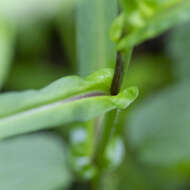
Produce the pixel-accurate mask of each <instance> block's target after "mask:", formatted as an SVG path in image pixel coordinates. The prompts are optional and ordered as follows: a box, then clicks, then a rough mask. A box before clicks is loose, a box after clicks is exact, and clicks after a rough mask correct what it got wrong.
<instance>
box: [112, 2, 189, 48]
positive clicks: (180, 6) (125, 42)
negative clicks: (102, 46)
mask: <svg viewBox="0 0 190 190" xmlns="http://www.w3.org/2000/svg"><path fill="white" fill-rule="evenodd" d="M130 2H131V0H125V1H124V3H125V5H126V6H124V12H123V13H121V14H122V17H124V18H125V19H124V21H123V24H120V30H122V31H123V33H121V32H120V36H117V35H116V34H117V33H118V30H119V28H118V27H116V26H118V22H120V19H119V18H117V19H116V20H115V22H114V24H113V27H112V30H111V38H112V40H114V41H115V42H116V43H117V49H118V50H122V49H128V48H131V47H133V46H135V45H138V44H140V43H142V42H143V41H145V40H147V39H150V38H153V37H155V36H157V35H159V34H161V33H162V32H164V31H166V30H168V29H170V28H171V27H172V26H174V25H176V24H180V23H183V22H186V21H188V20H189V19H190V1H187V0H168V1H148V0H147V1H137V0H136V2H135V4H134V6H130ZM115 33H116V34H115ZM116 36H117V37H116Z"/></svg>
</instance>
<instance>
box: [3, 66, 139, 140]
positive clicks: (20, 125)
mask: <svg viewBox="0 0 190 190" xmlns="http://www.w3.org/2000/svg"><path fill="white" fill-rule="evenodd" d="M112 76H113V75H112V71H110V70H109V69H108V70H107V69H106V70H102V71H99V72H97V73H94V74H92V75H91V76H89V77H87V78H86V79H82V78H80V77H77V76H70V77H65V78H62V79H60V80H58V81H56V82H54V83H53V84H51V85H49V86H48V87H46V88H44V89H41V90H38V91H35V90H30V91H26V92H20V93H19V92H13V93H5V94H2V95H0V108H1V109H0V137H1V138H3V137H7V136H10V135H16V134H21V133H25V132H31V131H35V130H39V129H43V128H48V127H53V126H60V125H63V124H67V123H71V122H81V121H88V120H91V119H93V118H95V117H97V116H99V115H101V114H103V113H105V112H107V111H110V110H113V109H117V108H119V109H125V108H126V107H127V106H128V105H130V103H132V102H133V101H134V100H135V98H136V97H137V95H138V90H137V89H136V88H134V87H132V88H128V89H126V90H124V91H122V92H121V93H120V94H118V95H117V96H110V95H109V94H108V91H109V87H110V83H111V79H112Z"/></svg>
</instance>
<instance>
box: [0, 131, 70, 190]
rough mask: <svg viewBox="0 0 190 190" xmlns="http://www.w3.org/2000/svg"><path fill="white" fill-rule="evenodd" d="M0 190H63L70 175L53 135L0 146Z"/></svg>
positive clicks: (33, 137)
mask: <svg viewBox="0 0 190 190" xmlns="http://www.w3.org/2000/svg"><path fill="white" fill-rule="evenodd" d="M0 155H1V156H0V189H3V190H13V189H14V190H26V189H27V190H34V189H35V190H53V189H59V188H60V189H63V188H66V187H67V186H68V185H69V184H70V181H71V174H70V172H69V170H68V168H67V165H66V151H65V150H64V144H63V142H61V140H60V139H58V138H57V137H56V136H53V135H45V134H43V135H42V134H41V135H30V136H23V137H17V138H14V139H9V140H5V141H3V142H1V143H0Z"/></svg>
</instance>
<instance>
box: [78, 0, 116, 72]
mask: <svg viewBox="0 0 190 190" xmlns="http://www.w3.org/2000/svg"><path fill="white" fill-rule="evenodd" d="M108 5H109V8H108V7H107V6H108ZM116 14H117V1H116V0H79V1H78V5H77V17H76V19H77V59H78V64H79V66H78V68H79V74H80V75H81V76H86V75H88V74H90V73H92V72H94V71H96V70H97V69H102V68H105V67H109V66H110V65H111V66H113V64H114V58H115V53H116V52H115V50H114V47H113V44H112V42H111V40H110V38H109V30H110V26H111V24H112V22H113V19H114V18H115V17H116Z"/></svg>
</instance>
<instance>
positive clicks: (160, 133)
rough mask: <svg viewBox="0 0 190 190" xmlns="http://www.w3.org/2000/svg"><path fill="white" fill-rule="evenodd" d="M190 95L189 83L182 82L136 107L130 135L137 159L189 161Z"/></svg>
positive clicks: (167, 163)
mask: <svg viewBox="0 0 190 190" xmlns="http://www.w3.org/2000/svg"><path fill="white" fill-rule="evenodd" d="M189 97H190V89H189V83H188V82H186V83H181V84H178V85H175V86H173V87H170V88H168V89H166V90H165V91H164V92H162V93H160V94H157V95H156V96H152V97H151V98H149V99H148V100H147V101H145V102H144V103H143V104H142V105H141V106H140V107H139V108H138V109H137V110H136V111H134V113H133V116H132V118H131V120H130V122H129V131H128V134H129V136H128V138H129V140H130V144H131V147H133V148H134V149H135V150H136V152H137V158H138V159H140V160H142V161H144V162H146V163H148V164H154V165H156V166H158V165H159V166H174V165H178V164H184V163H185V164H186V163H188V164H190V149H189V147H190V138H189V134H190V127H189V123H190V117H189V114H190V101H189Z"/></svg>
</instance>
